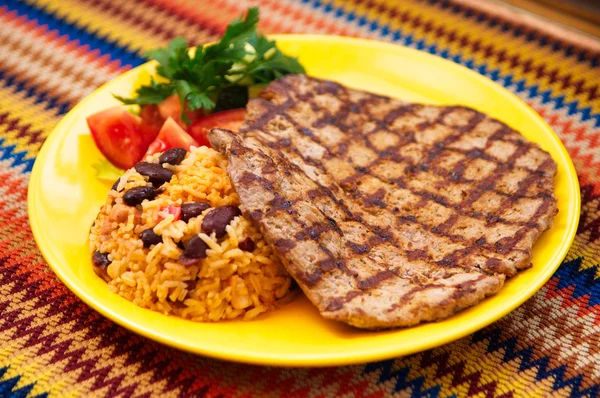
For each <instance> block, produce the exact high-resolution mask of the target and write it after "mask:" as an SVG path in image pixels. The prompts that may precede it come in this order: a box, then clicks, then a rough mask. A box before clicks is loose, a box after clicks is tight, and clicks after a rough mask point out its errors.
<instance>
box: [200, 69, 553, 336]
mask: <svg viewBox="0 0 600 398" xmlns="http://www.w3.org/2000/svg"><path fill="white" fill-rule="evenodd" d="M209 139H210V141H211V143H212V145H213V147H214V148H215V149H217V150H219V151H221V152H223V153H226V154H227V156H228V158H229V160H230V164H229V169H228V172H229V174H230V177H231V179H232V181H233V183H234V185H235V187H236V190H237V192H238V193H239V195H240V199H241V203H242V206H241V207H242V210H243V211H244V212H245V213H247V214H248V215H250V217H251V218H252V219H253V220H254V221H255V222H257V223H258V225H259V226H260V228H261V230H262V232H263V234H264V235H265V238H266V240H267V241H268V242H270V243H271V244H272V245H273V246H274V247H275V249H276V250H277V252H278V254H279V255H280V256H281V258H282V260H283V261H284V264H285V265H286V267H287V269H288V271H289V272H290V274H291V275H292V276H293V277H294V278H295V279H296V281H297V282H298V284H299V285H300V286H301V288H302V289H303V291H304V292H305V294H306V295H307V296H308V298H309V299H310V300H311V302H312V303H313V304H314V305H316V306H317V307H318V309H319V311H320V312H321V314H322V315H323V316H324V317H326V318H330V319H336V320H340V321H344V322H347V323H349V324H351V325H355V326H358V327H363V328H381V327H393V326H410V325H415V324H417V323H419V322H422V321H431V320H438V319H442V318H445V317H447V316H450V315H452V314H454V313H456V312H457V311H459V310H460V309H462V308H465V307H468V306H471V305H473V304H476V303H477V302H479V301H481V300H482V299H483V298H484V297H486V296H489V295H491V294H494V293H495V292H497V291H498V290H499V289H500V288H501V287H502V284H503V282H504V279H505V277H506V276H512V275H514V274H515V273H516V272H517V271H518V270H519V269H521V268H525V267H528V266H529V265H530V262H531V248H532V246H533V244H534V242H535V240H536V239H537V238H538V237H539V235H540V234H541V232H542V231H543V230H545V229H546V228H548V227H549V226H550V225H551V222H552V217H553V216H554V215H555V214H556V201H555V199H554V194H553V181H552V176H553V175H554V173H555V172H556V165H555V163H554V162H553V160H552V159H551V158H550V156H549V155H548V154H547V153H546V152H544V151H542V150H541V149H540V148H539V147H538V146H537V145H535V144H533V143H530V142H528V141H526V140H525V139H524V138H523V137H522V136H521V135H520V134H518V133H517V132H515V131H514V130H512V129H510V128H509V127H507V126H506V125H504V124H502V123H500V122H498V121H496V120H494V119H491V118H489V117H487V116H486V115H483V114H481V113H478V112H476V111H474V110H472V109H468V108H465V107H448V106H446V107H443V106H428V105H419V104H406V103H402V102H400V101H396V100H392V99H389V98H386V97H381V96H376V95H372V94H368V93H364V92H360V91H356V90H350V89H347V88H345V87H343V86H341V85H338V84H335V83H332V82H328V81H323V80H318V79H313V78H309V77H306V76H302V75H297V76H286V77H284V78H282V79H280V80H279V81H277V82H274V83H271V84H270V85H269V87H268V88H267V89H266V90H265V92H264V93H263V95H262V98H260V99H254V100H251V101H250V103H249V105H248V116H247V118H246V122H245V124H244V125H243V126H242V129H241V132H240V134H239V135H236V134H234V133H230V132H228V131H225V130H213V131H212V132H211V133H210V134H209Z"/></svg>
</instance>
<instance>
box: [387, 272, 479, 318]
mask: <svg viewBox="0 0 600 398" xmlns="http://www.w3.org/2000/svg"><path fill="white" fill-rule="evenodd" d="M487 277H488V275H484V274H481V275H479V276H478V277H477V278H475V279H474V280H471V281H466V282H463V283H459V284H457V285H454V286H450V287H451V288H452V289H454V292H453V293H452V297H453V298H456V297H455V294H461V295H464V294H465V293H461V291H464V290H468V291H473V288H472V285H474V284H475V283H477V282H479V281H481V280H482V279H484V278H487ZM438 287H441V288H448V286H445V285H442V284H439V283H428V284H424V285H421V286H419V287H415V288H413V289H411V290H409V291H408V292H407V293H405V294H404V295H402V297H400V298H399V299H398V301H399V302H398V303H394V304H392V305H391V306H390V307H389V308H387V309H386V310H385V312H387V313H390V312H393V311H395V310H396V309H398V308H401V307H402V306H403V305H405V304H406V302H407V301H410V300H412V299H413V298H414V296H415V295H416V294H417V293H419V292H422V291H426V290H429V289H433V288H438ZM444 301H445V300H444ZM444 301H442V302H441V303H440V305H444V304H447V302H446V303H444Z"/></svg>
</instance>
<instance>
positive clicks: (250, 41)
mask: <svg viewBox="0 0 600 398" xmlns="http://www.w3.org/2000/svg"><path fill="white" fill-rule="evenodd" d="M258 16H259V15H258V8H256V7H253V8H250V9H248V12H247V13H246V16H245V17H244V18H238V19H236V20H234V21H233V22H232V23H231V24H230V25H229V26H228V27H227V29H226V30H225V33H224V34H223V37H221V40H220V41H219V42H217V43H215V44H212V45H207V46H202V45H200V46H198V47H197V48H196V51H195V52H194V54H193V55H190V52H189V51H188V42H187V41H186V40H185V39H183V38H181V37H178V38H176V39H174V40H172V41H171V42H170V43H169V45H168V46H167V47H166V48H160V49H156V50H152V51H149V52H148V53H147V54H146V56H147V57H148V58H151V59H155V60H156V61H158V63H159V65H158V66H157V68H156V73H157V74H158V75H159V76H161V77H162V78H163V79H160V80H161V82H157V81H156V80H155V79H154V78H152V79H151V82H150V84H149V85H145V86H142V87H140V88H139V89H137V90H136V92H135V96H134V97H133V98H123V97H119V96H116V95H115V98H117V99H118V100H119V101H121V102H123V103H124V104H127V105H133V104H135V105H140V106H144V105H157V104H159V103H161V102H162V101H163V100H164V99H165V98H167V97H169V96H171V95H173V94H177V96H178V97H179V100H180V102H181V103H182V104H185V103H187V110H190V111H193V110H197V109H203V110H205V111H206V112H207V113H208V112H210V111H211V110H212V109H213V108H214V107H215V101H216V98H217V97H218V95H219V93H220V92H221V91H222V90H224V89H227V88H229V87H232V86H249V85H253V84H265V83H268V82H271V81H273V80H275V79H277V78H279V77H281V76H283V75H286V74H290V73H304V68H303V67H302V65H300V63H299V62H298V60H297V59H296V58H292V57H288V56H286V55H284V54H283V53H282V52H281V51H280V50H279V49H278V48H277V46H276V43H275V41H273V40H268V39H267V38H266V37H264V36H262V35H261V34H260V33H258V32H257V30H256V27H257V24H258ZM165 79H166V81H167V82H165V83H163V82H162V81H164V80H165ZM182 119H183V120H184V121H186V122H187V117H186V115H185V113H183V112H182Z"/></svg>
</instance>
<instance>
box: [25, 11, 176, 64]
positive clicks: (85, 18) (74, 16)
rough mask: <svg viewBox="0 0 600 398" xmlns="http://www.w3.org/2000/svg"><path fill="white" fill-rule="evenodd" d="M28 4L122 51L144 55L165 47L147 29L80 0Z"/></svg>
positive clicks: (163, 41) (162, 41) (163, 42)
mask: <svg viewBox="0 0 600 398" xmlns="http://www.w3.org/2000/svg"><path fill="white" fill-rule="evenodd" d="M26 1H27V3H29V4H31V5H33V6H35V7H38V8H43V9H45V11H46V12H48V13H52V14H54V15H55V16H56V17H58V18H61V19H63V20H64V21H66V22H68V23H72V24H74V25H75V26H77V27H79V28H82V29H85V30H87V31H88V32H94V34H95V35H96V36H98V37H103V38H106V39H108V40H110V41H113V42H115V43H117V44H118V45H120V46H122V47H126V48H127V49H128V50H130V51H132V52H134V51H139V52H141V53H143V52H145V51H148V50H151V49H154V48H156V47H160V46H162V45H164V44H165V43H166V41H165V40H161V39H159V38H158V37H157V36H155V35H151V34H149V33H148V30H147V29H143V28H137V27H136V25H135V24H131V23H128V22H123V21H121V20H119V19H118V18H115V17H114V15H111V14H109V13H107V12H105V11H102V10H100V9H97V8H96V9H94V8H92V7H89V6H88V5H86V4H84V3H82V2H79V1H77V0H26Z"/></svg>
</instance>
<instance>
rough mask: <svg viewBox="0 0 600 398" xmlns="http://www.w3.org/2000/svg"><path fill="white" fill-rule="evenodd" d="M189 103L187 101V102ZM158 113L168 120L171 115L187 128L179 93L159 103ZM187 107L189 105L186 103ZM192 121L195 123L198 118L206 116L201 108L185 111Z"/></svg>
mask: <svg viewBox="0 0 600 398" xmlns="http://www.w3.org/2000/svg"><path fill="white" fill-rule="evenodd" d="M186 103H187V102H186ZM157 109H158V113H159V115H160V117H161V118H162V119H163V120H167V119H168V118H169V117H171V118H173V120H175V121H176V122H177V124H178V125H180V126H181V127H182V128H183V129H184V130H187V127H188V126H187V124H185V123H184V122H183V120H181V103H180V102H179V97H178V96H177V94H173V95H171V96H169V97H167V98H166V99H164V100H163V102H161V103H160V104H158V107H157ZM186 109H187V105H186ZM185 114H186V115H187V117H188V119H189V120H190V123H194V122H195V121H196V120H198V119H199V118H201V117H203V116H204V113H203V111H202V110H201V109H198V110H195V111H188V110H186V111H185Z"/></svg>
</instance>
